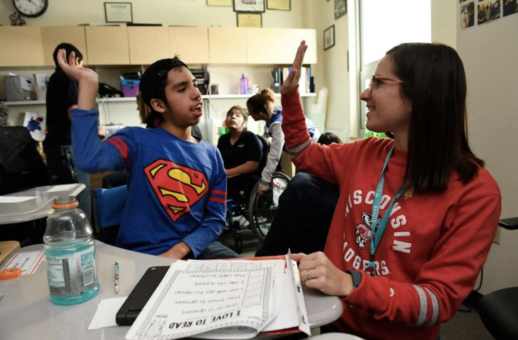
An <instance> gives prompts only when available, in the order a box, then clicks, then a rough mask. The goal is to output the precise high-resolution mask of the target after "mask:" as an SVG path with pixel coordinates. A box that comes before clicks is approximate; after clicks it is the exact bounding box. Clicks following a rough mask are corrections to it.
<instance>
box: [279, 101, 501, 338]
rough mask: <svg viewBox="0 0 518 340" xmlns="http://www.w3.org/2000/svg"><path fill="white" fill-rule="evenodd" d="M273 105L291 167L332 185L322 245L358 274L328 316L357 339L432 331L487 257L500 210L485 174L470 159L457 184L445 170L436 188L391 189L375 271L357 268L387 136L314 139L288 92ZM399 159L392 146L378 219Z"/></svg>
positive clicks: (366, 243)
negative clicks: (471, 173) (337, 313)
mask: <svg viewBox="0 0 518 340" xmlns="http://www.w3.org/2000/svg"><path fill="white" fill-rule="evenodd" d="M282 106H283V108H284V111H283V115H284V117H283V121H282V129H283V130H284V135H285V136H286V144H287V147H288V151H289V152H290V154H291V157H292V160H293V162H294V163H295V165H296V166H297V168H298V169H300V170H303V171H307V172H309V173H311V174H314V175H316V176H318V177H321V178H323V179H325V180H327V181H329V182H332V183H337V184H339V186H340V199H339V201H338V204H337V206H336V210H335V213H334V216H333V221H332V223H331V228H330V230H329V235H328V238H327V243H326V247H325V251H324V252H325V254H326V255H327V256H328V258H329V259H330V260H331V261H332V263H333V264H334V265H335V266H336V267H337V268H339V269H341V270H343V271H345V270H357V271H360V272H361V274H362V281H361V284H360V285H359V287H357V288H355V289H354V290H353V292H352V293H351V294H350V295H349V296H347V297H345V298H342V303H343V308H344V312H343V314H342V317H341V318H340V319H338V320H337V321H336V322H335V323H334V325H335V326H336V327H338V328H339V329H340V330H341V331H344V332H348V333H354V334H356V335H359V336H361V337H363V338H365V339H383V340H390V339H397V340H406V339H420V340H426V339H430V340H432V339H436V338H437V337H438V336H439V325H440V324H441V323H442V322H446V321H448V320H449V319H450V318H452V317H453V315H455V313H456V312H457V310H458V308H459V306H460V304H461V302H462V301H463V300H464V299H465V298H466V297H467V296H468V294H469V293H470V292H471V290H472V289H473V286H474V285H475V282H476V279H477V276H478V273H479V271H480V269H481V267H482V265H483V264H484V262H485V260H486V258H487V255H488V252H489V249H490V247H491V242H492V240H493V237H494V234H495V232H496V228H497V225H498V219H499V216H500V209H501V197H500V191H499V188H498V185H497V184H496V182H495V180H494V179H493V178H492V177H491V175H490V174H489V172H487V171H486V170H485V169H483V168H481V167H480V168H479V171H478V174H477V175H476V176H475V177H474V179H473V180H472V181H471V182H469V183H467V184H464V183H462V181H460V180H459V179H458V175H457V174H453V175H452V176H451V179H450V181H449V184H448V189H447V190H446V191H445V192H443V193H440V194H426V195H419V194H416V193H414V194H413V195H412V196H411V197H410V198H406V199H405V198H404V196H403V197H401V198H400V199H399V200H398V201H397V203H396V204H395V205H394V207H393V209H392V213H391V215H390V216H391V217H390V219H389V221H388V225H387V229H386V231H385V234H384V236H383V238H382V240H381V243H380V245H379V246H378V249H377V252H376V255H375V257H374V263H375V267H376V269H377V270H378V272H379V273H380V276H379V277H371V276H369V275H368V274H366V273H365V272H364V269H365V268H367V265H368V261H369V257H370V256H369V249H370V238H371V229H370V215H371V213H372V200H373V196H374V191H375V189H376V185H377V183H378V180H379V178H380V175H381V171H382V169H383V164H384V162H385V158H386V156H387V154H388V152H389V151H390V149H391V148H392V147H393V145H394V143H393V141H392V140H390V139H378V138H368V139H365V140H361V141H358V142H355V143H348V144H343V145H337V144H333V145H331V146H321V145H318V144H316V143H313V142H311V141H310V139H309V135H308V132H307V129H306V126H305V120H304V113H303V109H302V106H301V103H300V99H299V94H298V91H295V92H293V93H290V94H288V95H283V96H282ZM406 158H407V155H406V153H404V152H401V151H399V150H396V149H395V150H394V154H393V155H392V157H391V158H390V161H389V163H388V166H387V169H386V172H385V187H384V191H383V199H382V203H381V209H380V214H379V219H381V218H382V216H383V214H384V213H385V211H386V208H387V207H388V205H389V204H390V202H391V201H392V198H393V197H394V195H395V194H396V192H397V190H398V189H399V187H400V185H401V184H402V182H403V177H404V174H405V167H406V162H407V160H406Z"/></svg>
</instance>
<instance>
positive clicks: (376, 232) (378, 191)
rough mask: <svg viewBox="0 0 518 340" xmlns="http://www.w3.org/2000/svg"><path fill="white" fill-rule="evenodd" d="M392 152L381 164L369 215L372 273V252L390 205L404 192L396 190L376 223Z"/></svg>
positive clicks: (390, 209)
mask: <svg viewBox="0 0 518 340" xmlns="http://www.w3.org/2000/svg"><path fill="white" fill-rule="evenodd" d="M393 152H394V148H392V149H391V150H390V151H389V153H388V155H387V158H386V159H385V165H383V170H382V172H381V177H380V180H379V182H378V186H377V187H376V191H375V192H374V200H373V202H372V215H371V228H372V229H373V230H372V237H371V248H370V255H371V256H370V259H369V267H368V268H369V269H371V270H372V272H373V273H374V275H376V270H375V269H374V254H376V249H377V248H378V246H379V244H380V242H381V238H382V237H383V234H384V233H385V230H386V229H387V224H388V220H389V218H390V213H391V211H392V207H393V206H394V203H396V201H397V200H398V199H399V198H400V197H401V196H402V195H403V194H404V193H405V191H406V190H405V189H403V188H400V189H399V190H398V192H397V193H396V196H394V198H393V199H392V202H391V203H390V205H389V207H388V208H387V211H385V214H384V215H383V218H382V219H381V221H380V223H379V224H378V223H377V222H378V215H379V212H380V206H381V199H382V197H383V186H384V185H385V170H386V169H387V164H388V162H389V159H390V157H392V153H393Z"/></svg>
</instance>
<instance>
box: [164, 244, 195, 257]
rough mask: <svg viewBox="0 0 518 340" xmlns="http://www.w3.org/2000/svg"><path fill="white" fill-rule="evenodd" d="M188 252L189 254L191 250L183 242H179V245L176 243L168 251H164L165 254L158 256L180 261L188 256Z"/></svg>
mask: <svg viewBox="0 0 518 340" xmlns="http://www.w3.org/2000/svg"><path fill="white" fill-rule="evenodd" d="M190 252H191V248H189V246H188V245H187V244H186V243H185V242H180V243H177V244H176V245H175V246H174V247H172V248H171V249H169V250H168V251H166V252H165V253H162V254H160V255H158V256H161V257H169V258H171V259H175V260H181V259H183V258H184V257H186V256H187V255H189V253H190Z"/></svg>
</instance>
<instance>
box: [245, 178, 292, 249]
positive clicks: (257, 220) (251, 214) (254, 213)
mask: <svg viewBox="0 0 518 340" xmlns="http://www.w3.org/2000/svg"><path fill="white" fill-rule="evenodd" d="M289 181H290V178H289V177H288V175H286V174H285V173H284V172H280V171H277V172H274V174H273V176H272V183H273V186H272V187H271V188H270V190H268V192H267V193H265V194H263V195H259V194H258V193H257V187H258V186H259V182H258V183H256V184H255V186H254V188H253V190H252V192H251V193H250V200H249V203H248V220H249V221H250V228H251V229H252V233H253V234H254V236H255V237H257V238H258V239H259V240H260V241H261V242H262V241H264V239H265V237H266V234H267V233H268V231H269V230H270V227H271V225H272V221H273V218H274V217H275V213H276V212H277V207H278V205H279V197H280V195H281V194H282V193H283V191H284V190H285V189H286V187H287V186H288V183H289Z"/></svg>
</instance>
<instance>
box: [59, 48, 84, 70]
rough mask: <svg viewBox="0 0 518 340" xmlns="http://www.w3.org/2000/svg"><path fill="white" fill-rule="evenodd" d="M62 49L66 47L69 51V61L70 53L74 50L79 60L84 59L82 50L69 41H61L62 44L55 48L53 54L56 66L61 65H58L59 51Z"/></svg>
mask: <svg viewBox="0 0 518 340" xmlns="http://www.w3.org/2000/svg"><path fill="white" fill-rule="evenodd" d="M61 49H65V51H67V61H68V57H69V56H70V54H71V53H72V52H75V54H76V58H77V60H78V61H82V60H83V54H82V53H81V51H79V50H78V49H77V47H75V46H74V45H72V44H69V43H61V44H59V45H58V46H57V47H56V49H55V50H54V53H53V54H52V57H53V58H54V64H56V67H59V65H58V52H59V50H61Z"/></svg>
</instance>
